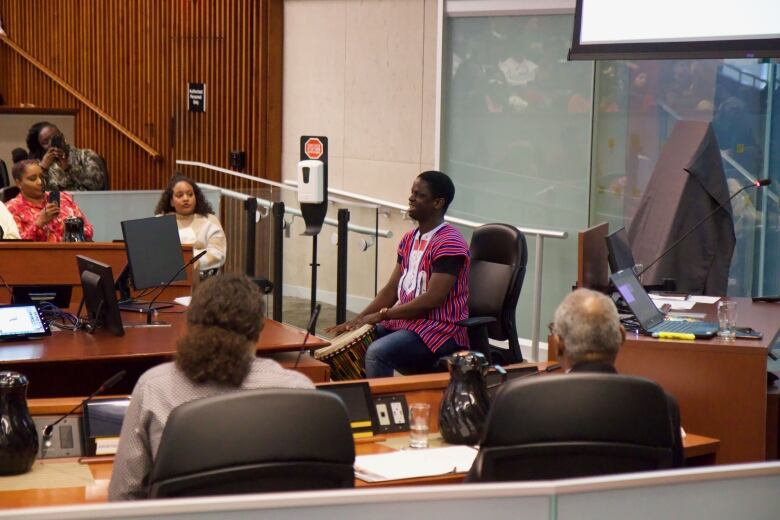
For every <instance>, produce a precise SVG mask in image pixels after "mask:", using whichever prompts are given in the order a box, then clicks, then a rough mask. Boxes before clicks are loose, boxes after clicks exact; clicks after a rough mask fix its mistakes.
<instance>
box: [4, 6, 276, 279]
mask: <svg viewBox="0 0 780 520" xmlns="http://www.w3.org/2000/svg"><path fill="white" fill-rule="evenodd" d="M282 9H283V2H282V0H209V1H206V0H133V1H128V0H46V1H43V0H3V1H2V2H0V20H2V23H3V27H4V28H5V30H6V32H7V33H8V38H9V39H10V40H12V41H13V42H14V43H15V44H17V45H18V46H19V47H21V48H22V49H23V50H24V51H25V52H27V53H28V54H30V55H31V56H32V57H33V58H34V59H36V60H38V61H39V62H41V63H42V64H43V65H44V66H45V67H47V68H48V69H50V70H51V71H52V72H53V73H55V74H56V75H58V76H59V77H60V78H62V79H63V80H64V81H65V82H66V83H67V84H68V85H69V86H71V87H72V88H73V89H74V90H75V91H76V92H78V93H80V94H81V95H83V96H84V97H86V98H87V99H88V100H89V101H91V102H92V103H94V104H95V105H97V107H99V109H100V110H102V111H104V112H105V113H106V114H108V115H110V116H111V117H113V118H114V119H115V120H116V121H117V122H118V123H120V124H121V125H122V126H124V127H126V128H127V129H128V130H129V131H130V132H132V133H133V134H134V135H135V136H137V137H138V138H140V139H141V140H142V141H143V142H144V143H146V144H147V145H149V146H150V147H151V148H153V149H154V150H156V151H157V152H158V153H159V154H160V158H159V160H155V159H154V158H152V157H151V156H150V154H149V153H147V152H146V151H144V150H143V149H142V148H140V147H139V146H137V145H136V144H135V143H133V142H132V141H131V140H130V139H128V138H127V137H126V136H124V135H123V134H122V133H121V132H120V131H119V130H117V129H116V128H114V127H113V126H111V125H110V124H108V123H107V122H106V121H105V120H104V119H103V118H101V117H100V116H99V115H98V114H96V113H95V112H94V111H92V110H90V109H89V108H87V106H86V105H84V104H83V103H81V102H79V100H78V99H76V98H75V97H74V96H72V95H71V94H69V93H68V91H67V90H66V89H65V88H63V87H61V86H60V85H58V84H57V83H56V82H55V81H53V80H52V79H50V78H49V77H48V76H46V75H45V74H44V73H43V72H41V71H40V70H38V69H37V68H36V67H35V66H33V65H32V64H30V63H29V62H28V61H26V60H25V59H23V58H21V57H20V56H19V55H18V54H17V53H16V52H15V51H14V50H13V49H11V48H10V47H9V46H8V45H4V44H2V43H0V94H1V95H2V97H3V99H4V101H5V103H6V104H8V105H13V106H20V105H21V104H28V105H29V104H31V105H35V106H38V107H46V108H71V109H76V110H78V116H77V117H76V139H75V143H74V144H75V145H76V146H79V147H87V148H92V149H94V150H96V151H97V152H98V153H100V154H101V155H103V156H104V157H105V158H106V161H107V164H108V168H109V173H110V177H111V186H112V188H113V189H156V188H162V187H163V186H164V185H165V184H166V182H167V179H168V178H169V176H170V175H171V173H173V171H175V170H176V169H179V170H183V171H184V172H185V173H187V174H189V175H191V176H193V177H194V178H196V180H198V181H202V182H209V183H211V184H215V185H219V186H223V187H226V188H230V189H237V190H240V191H246V190H247V189H249V188H250V183H248V182H247V181H240V180H236V179H233V178H230V177H227V176H225V175H222V174H215V173H208V172H204V171H202V170H201V171H197V170H195V169H192V168H189V169H188V168H176V166H175V161H176V159H185V160H191V161H200V162H205V163H210V164H215V165H218V166H221V167H224V168H227V167H229V152H230V151H231V150H243V151H245V152H246V154H247V167H246V171H247V172H250V173H252V174H255V175H258V176H260V177H265V178H269V179H273V180H279V179H280V177H281V171H280V164H281V121H282V120H281V81H282V79H281V64H282V27H283V26H282ZM43 14H45V16H44V15H43ZM188 81H192V82H205V83H206V85H207V87H206V89H207V90H206V95H207V105H206V113H203V114H198V113H190V112H188V110H187V97H186V85H187V82H188ZM223 218H225V219H226V222H225V227H226V229H227V228H230V230H231V234H233V235H235V237H236V239H237V240H234V241H232V242H233V245H232V246H231V252H230V256H229V258H230V264H231V265H233V266H234V267H236V266H238V265H239V263H238V262H239V261H240V260H241V258H242V256H243V252H242V251H241V249H236V248H240V246H241V243H240V240H238V239H240V238H243V235H242V234H241V230H242V227H243V222H242V218H241V215H240V214H236V212H234V211H230V212H228V214H225V215H223ZM229 238H232V237H229Z"/></svg>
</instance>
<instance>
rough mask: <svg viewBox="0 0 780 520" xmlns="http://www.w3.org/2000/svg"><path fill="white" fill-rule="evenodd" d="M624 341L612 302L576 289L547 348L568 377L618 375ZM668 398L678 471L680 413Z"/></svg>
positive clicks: (564, 305) (560, 311)
mask: <svg viewBox="0 0 780 520" xmlns="http://www.w3.org/2000/svg"><path fill="white" fill-rule="evenodd" d="M625 339H626V331H625V329H624V328H623V326H622V325H621V324H620V318H619V316H618V313H617V309H616V308H615V304H614V303H613V302H612V300H610V299H609V298H608V297H607V296H605V295H603V294H601V293H598V292H595V291H591V290H589V289H577V290H576V291H574V292H572V293H570V294H569V295H567V296H566V298H564V299H563V301H562V302H561V304H560V305H558V308H557V309H556V310H555V317H554V321H553V323H551V324H550V342H549V345H548V347H549V348H551V349H555V351H556V352H557V353H558V359H559V361H560V362H561V365H562V366H563V368H564V369H565V370H566V371H567V372H569V373H575V372H598V373H606V374H617V370H616V369H615V360H616V359H617V355H618V350H620V346H621V345H622V344H623V342H624V341H625ZM666 397H667V400H668V402H669V414H670V416H671V419H672V424H673V427H674V434H675V439H674V441H675V450H674V459H675V460H674V467H679V466H681V465H682V460H683V453H682V437H681V430H680V409H679V407H678V406H677V401H676V400H675V399H674V397H672V396H671V395H669V394H667V395H666Z"/></svg>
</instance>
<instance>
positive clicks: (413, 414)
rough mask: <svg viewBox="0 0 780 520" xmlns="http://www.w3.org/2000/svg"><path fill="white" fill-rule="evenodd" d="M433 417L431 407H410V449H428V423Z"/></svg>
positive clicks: (423, 404) (426, 405)
mask: <svg viewBox="0 0 780 520" xmlns="http://www.w3.org/2000/svg"><path fill="white" fill-rule="evenodd" d="M430 417H431V405H429V404H428V403H412V404H411V405H410V406H409V426H410V431H409V447H410V448H427V447H428V421H429V419H430Z"/></svg>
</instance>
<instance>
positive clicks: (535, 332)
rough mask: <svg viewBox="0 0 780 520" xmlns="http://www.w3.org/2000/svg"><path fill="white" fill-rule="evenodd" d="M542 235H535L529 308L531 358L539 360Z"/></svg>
mask: <svg viewBox="0 0 780 520" xmlns="http://www.w3.org/2000/svg"><path fill="white" fill-rule="evenodd" d="M543 251H544V237H543V236H542V235H536V257H535V260H534V261H535V262H536V264H535V265H534V301H533V307H532V308H531V360H533V361H539V319H540V317H541V314H542V253H543Z"/></svg>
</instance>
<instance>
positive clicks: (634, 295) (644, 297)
mask: <svg viewBox="0 0 780 520" xmlns="http://www.w3.org/2000/svg"><path fill="white" fill-rule="evenodd" d="M609 279H610V280H612V283H614V284H615V287H617V290H618V292H619V293H620V295H621V296H622V297H623V300H625V302H626V304H627V305H628V306H629V308H630V309H631V312H633V313H634V315H635V316H636V319H637V320H638V321H639V324H640V325H641V326H642V330H643V332H645V333H646V334H650V335H652V334H656V333H674V334H693V335H694V336H696V337H697V338H701V339H707V338H711V337H713V336H715V334H717V333H718V324H717V323H714V322H709V321H666V315H665V314H664V313H663V312H661V311H660V310H658V307H656V306H655V303H653V300H651V299H650V296H649V295H648V294H647V291H645V289H644V288H643V287H642V284H640V283H639V280H638V279H637V277H636V275H635V274H634V270H633V269H623V270H622V271H618V272H617V273H615V274H612V275H610V277H609Z"/></svg>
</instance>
